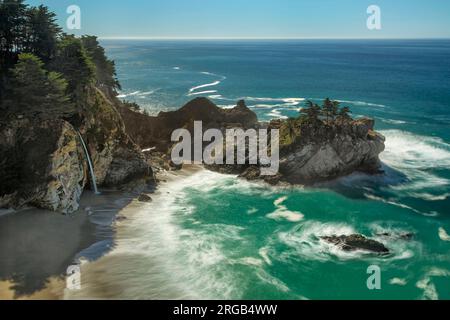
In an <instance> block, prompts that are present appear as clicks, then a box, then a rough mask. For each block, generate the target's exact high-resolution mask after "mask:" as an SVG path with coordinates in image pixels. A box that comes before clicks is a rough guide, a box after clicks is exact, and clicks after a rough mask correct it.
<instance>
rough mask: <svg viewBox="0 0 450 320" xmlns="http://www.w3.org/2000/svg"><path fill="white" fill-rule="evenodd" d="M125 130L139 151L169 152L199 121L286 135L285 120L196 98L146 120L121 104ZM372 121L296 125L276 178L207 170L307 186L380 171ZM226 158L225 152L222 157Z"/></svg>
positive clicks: (229, 168) (379, 141)
mask: <svg viewBox="0 0 450 320" xmlns="http://www.w3.org/2000/svg"><path fill="white" fill-rule="evenodd" d="M119 110H120V112H121V114H122V117H123V119H124V122H125V127H126V131H127V132H128V133H129V134H130V136H131V137H132V138H133V140H134V141H136V142H137V144H138V145H139V146H140V147H141V148H142V149H146V148H153V149H154V150H155V151H154V152H153V153H155V152H162V153H163V154H168V153H169V152H170V149H171V147H172V145H173V143H172V142H171V141H170V138H171V134H172V132H173V131H174V130H176V129H179V128H185V129H188V130H190V131H191V132H192V131H193V123H194V121H196V120H200V121H202V123H203V130H207V129H209V128H217V129H221V130H224V129H226V128H236V127H238V128H243V129H249V128H259V129H261V128H266V129H268V130H270V129H280V134H281V136H283V134H285V133H283V131H286V123H287V122H286V121H284V120H274V121H272V122H270V123H269V124H267V123H266V124H265V123H259V122H258V120H257V117H256V114H255V113H254V112H253V111H251V110H250V109H249V108H247V106H246V105H245V102H244V101H238V103H237V105H236V107H235V108H233V109H221V108H219V107H217V106H216V105H215V104H214V103H212V102H211V101H209V100H208V99H206V98H196V99H194V100H192V101H190V102H189V103H187V104H186V105H185V106H184V107H183V108H181V109H180V110H177V111H173V112H161V113H160V114H159V115H158V116H156V117H152V116H147V115H145V114H143V113H140V112H136V111H133V110H131V109H130V108H129V107H127V106H126V105H122V107H120V108H119ZM374 125H375V122H374V120H372V119H368V118H362V119H357V120H351V119H350V120H348V121H341V122H338V121H336V122H334V123H330V124H326V123H324V124H323V125H321V126H316V127H311V126H308V125H302V124H298V125H297V126H298V127H299V128H298V130H299V131H301V132H299V133H297V136H296V137H295V138H294V139H293V141H291V142H289V143H283V142H282V141H281V142H280V144H281V145H280V169H279V174H277V175H275V176H265V177H262V176H260V168H259V166H254V165H253V166H249V165H208V166H206V167H207V168H208V169H210V170H213V171H218V172H221V173H229V174H237V175H240V176H241V177H243V178H246V179H248V180H257V179H262V180H264V181H266V182H268V183H270V184H277V183H278V182H280V181H285V182H289V183H293V184H312V183H315V182H320V181H326V180H330V179H334V178H337V177H340V176H344V175H347V174H350V173H352V172H355V171H361V172H366V173H370V174H374V173H379V172H380V168H381V162H380V160H379V154H380V153H381V152H383V151H384V148H385V145H384V142H385V138H384V137H383V136H382V135H381V134H379V133H377V132H376V131H375V129H374ZM224 154H225V153H224Z"/></svg>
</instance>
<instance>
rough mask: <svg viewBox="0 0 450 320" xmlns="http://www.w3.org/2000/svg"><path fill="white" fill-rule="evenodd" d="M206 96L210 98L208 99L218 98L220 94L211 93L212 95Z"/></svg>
mask: <svg viewBox="0 0 450 320" xmlns="http://www.w3.org/2000/svg"><path fill="white" fill-rule="evenodd" d="M208 98H210V99H220V98H222V96H221V95H220V94H213V95H210V96H208Z"/></svg>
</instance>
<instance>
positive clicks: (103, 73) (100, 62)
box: [81, 36, 121, 90]
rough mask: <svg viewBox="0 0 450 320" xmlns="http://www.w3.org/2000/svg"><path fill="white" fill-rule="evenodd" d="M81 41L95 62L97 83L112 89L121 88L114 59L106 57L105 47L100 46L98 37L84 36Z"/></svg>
mask: <svg viewBox="0 0 450 320" xmlns="http://www.w3.org/2000/svg"><path fill="white" fill-rule="evenodd" d="M81 42H82V43H83V47H84V48H85V49H86V52H87V54H88V55H89V57H90V58H91V60H92V62H93V63H94V64H95V75H96V80H97V85H98V86H99V87H101V88H110V89H112V90H117V89H121V88H120V84H119V81H118V80H117V76H116V66H115V64H114V61H112V60H109V59H108V58H107V57H106V54H105V49H103V47H102V46H100V44H99V43H98V40H97V37H95V36H83V37H82V38H81Z"/></svg>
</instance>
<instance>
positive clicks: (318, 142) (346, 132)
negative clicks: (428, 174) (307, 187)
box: [280, 119, 385, 183]
mask: <svg viewBox="0 0 450 320" xmlns="http://www.w3.org/2000/svg"><path fill="white" fill-rule="evenodd" d="M384 141H385V138H384V137H383V136H382V135H380V134H379V133H377V132H375V131H374V121H373V120H371V119H360V120H356V121H352V122H351V123H349V124H348V125H346V126H343V127H339V128H328V132H327V133H322V134H320V133H319V134H318V135H316V136H315V137H313V138H306V139H304V141H300V143H296V144H295V145H294V146H292V147H291V148H289V150H287V151H286V152H285V154H283V155H282V156H281V159H280V173H281V174H282V176H283V179H285V180H286V181H289V182H293V183H312V182H318V181H321V180H329V179H333V178H336V177H339V176H343V175H347V174H349V173H352V172H354V171H362V172H367V173H377V172H379V170H380V167H381V162H380V160H379V154H380V153H381V152H383V151H384V148H385V146H384Z"/></svg>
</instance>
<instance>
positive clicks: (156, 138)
mask: <svg viewBox="0 0 450 320" xmlns="http://www.w3.org/2000/svg"><path fill="white" fill-rule="evenodd" d="M119 110H120V112H121V114H122V117H123V119H124V122H125V127H126V131H127V132H128V133H129V134H130V136H131V137H132V139H133V140H134V141H135V142H136V143H137V144H138V145H139V146H140V147H141V148H142V149H145V148H153V147H155V148H156V149H157V150H158V151H161V152H167V151H168V150H169V149H170V147H171V146H172V142H171V141H170V138H171V135H172V132H173V131H174V130H176V129H180V128H184V129H188V130H190V131H191V132H192V131H193V128H194V121H202V123H203V129H204V130H207V129H209V128H217V129H222V128H226V127H242V128H253V127H255V126H257V125H258V118H257V116H256V114H255V113H254V112H253V111H251V110H250V109H249V108H247V107H246V106H245V103H244V102H243V101H240V102H238V104H237V105H236V107H235V108H233V109H226V110H225V109H221V108H219V107H217V106H216V105H215V104H214V103H212V102H211V101H210V100H208V99H206V98H196V99H194V100H192V101H190V102H188V103H187V104H186V105H184V106H183V107H182V108H181V109H179V110H176V111H171V112H160V113H159V115H158V116H156V117H152V116H146V115H144V114H142V113H139V112H134V111H132V110H130V109H128V108H126V107H124V106H122V107H121V108H120V109H119Z"/></svg>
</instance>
